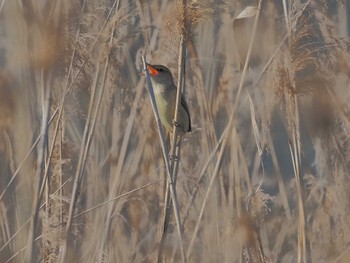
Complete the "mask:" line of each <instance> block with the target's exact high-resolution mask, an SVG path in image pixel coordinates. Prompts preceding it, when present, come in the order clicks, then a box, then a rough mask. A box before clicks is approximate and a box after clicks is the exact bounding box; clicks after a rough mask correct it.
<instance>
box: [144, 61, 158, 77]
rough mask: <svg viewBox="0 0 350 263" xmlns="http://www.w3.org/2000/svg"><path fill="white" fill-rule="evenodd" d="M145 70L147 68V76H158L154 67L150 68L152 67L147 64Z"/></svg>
mask: <svg viewBox="0 0 350 263" xmlns="http://www.w3.org/2000/svg"><path fill="white" fill-rule="evenodd" d="M147 68H148V72H149V74H151V75H153V76H155V75H158V74H159V72H158V70H156V69H155V68H154V67H152V65H150V64H147Z"/></svg>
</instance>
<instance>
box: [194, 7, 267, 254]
mask: <svg viewBox="0 0 350 263" xmlns="http://www.w3.org/2000/svg"><path fill="white" fill-rule="evenodd" d="M261 5H262V0H260V1H259V5H258V10H257V13H256V16H255V21H254V26H253V32H252V37H251V39H250V43H249V47H248V52H247V57H246V60H245V63H244V68H243V72H242V77H241V81H240V84H239V87H238V92H237V97H236V99H235V102H234V104H233V108H232V111H231V115H230V120H229V122H228V124H227V127H226V129H225V131H224V133H225V135H224V139H223V142H222V145H221V149H220V152H219V156H218V159H217V162H216V165H215V168H214V171H213V175H212V177H211V179H210V183H209V185H208V189H207V192H206V195H205V198H204V201H203V204H202V208H201V211H200V213H199V216H198V220H197V223H196V227H195V230H194V233H193V236H192V239H191V241H190V245H189V248H188V251H187V257H189V256H190V255H191V253H192V249H193V245H194V241H195V239H196V237H197V233H198V230H199V225H200V222H201V220H202V217H203V214H204V209H205V206H206V203H207V201H208V197H209V194H210V192H211V189H212V188H213V186H214V181H215V179H216V177H217V175H218V173H219V169H220V164H221V161H222V157H223V154H224V151H225V148H226V145H227V142H228V137H229V136H230V135H231V131H232V129H233V124H234V118H235V116H236V111H237V107H238V102H239V100H240V96H241V93H242V89H243V85H244V79H245V75H246V72H247V69H248V64H249V60H250V57H251V54H252V48H253V44H254V40H255V35H256V31H257V26H258V21H259V16H260V10H261Z"/></svg>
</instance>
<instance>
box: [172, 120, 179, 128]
mask: <svg viewBox="0 0 350 263" xmlns="http://www.w3.org/2000/svg"><path fill="white" fill-rule="evenodd" d="M172 123H173V125H174V126H175V127H180V123H178V122H177V121H176V120H173V121H172Z"/></svg>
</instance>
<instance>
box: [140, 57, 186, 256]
mask: <svg viewBox="0 0 350 263" xmlns="http://www.w3.org/2000/svg"><path fill="white" fill-rule="evenodd" d="M142 61H143V69H144V72H145V74H146V80H147V87H148V92H149V95H150V100H151V105H152V109H153V113H154V116H155V119H156V122H157V127H158V134H159V136H160V141H161V146H162V151H163V157H164V160H165V166H166V171H167V176H168V180H169V183H170V184H169V188H170V195H171V199H172V207H173V210H174V216H175V221H176V225H177V227H176V229H177V232H178V236H179V243H180V250H181V256H182V262H187V260H186V256H185V254H184V247H183V240H182V229H181V220H180V212H179V204H178V199H177V195H176V191H175V186H174V184H173V179H172V173H171V170H170V162H169V155H168V151H167V147H166V144H165V135H164V130H163V127H162V124H161V122H160V118H159V112H158V108H157V104H156V100H155V97H154V91H153V87H152V82H151V79H150V76H149V73H148V69H147V66H146V60H145V58H144V56H143V57H142Z"/></svg>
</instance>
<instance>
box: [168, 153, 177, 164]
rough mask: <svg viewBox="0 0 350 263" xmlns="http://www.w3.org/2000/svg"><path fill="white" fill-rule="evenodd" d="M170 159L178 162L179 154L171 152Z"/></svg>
mask: <svg viewBox="0 0 350 263" xmlns="http://www.w3.org/2000/svg"><path fill="white" fill-rule="evenodd" d="M169 159H170V160H171V161H174V162H177V161H179V156H176V155H172V154H169Z"/></svg>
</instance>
